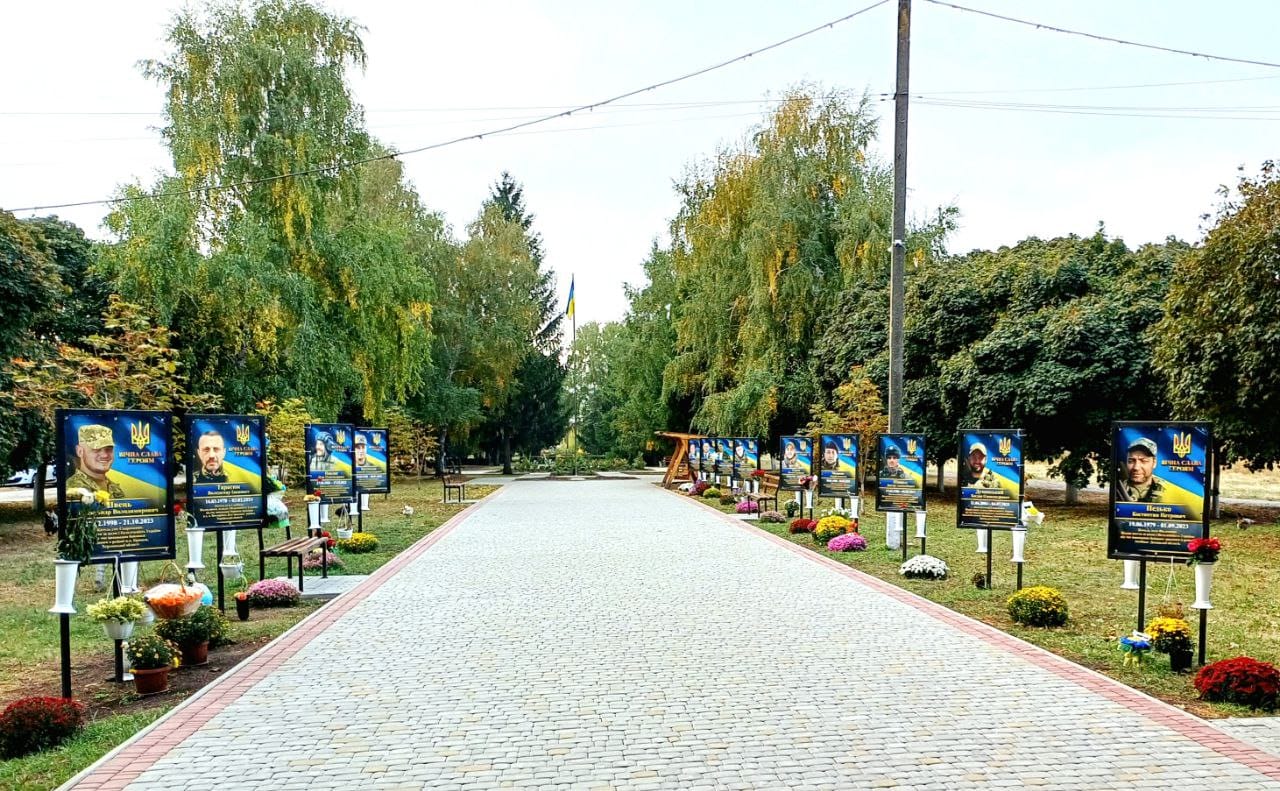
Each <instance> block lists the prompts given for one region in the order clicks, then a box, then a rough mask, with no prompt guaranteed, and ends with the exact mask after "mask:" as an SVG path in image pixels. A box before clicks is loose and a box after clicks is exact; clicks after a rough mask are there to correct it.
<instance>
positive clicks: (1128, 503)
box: [1107, 422, 1213, 559]
mask: <svg viewBox="0 0 1280 791" xmlns="http://www.w3.org/2000/svg"><path fill="white" fill-rule="evenodd" d="M1111 448H1112V456H1113V459H1112V465H1111V518H1110V520H1109V526H1108V531H1107V532H1108V535H1107V557H1109V558H1113V559H1114V558H1179V559H1182V558H1186V557H1188V555H1189V554H1190V553H1188V552H1187V542H1188V541H1190V540H1192V539H1193V538H1204V537H1206V536H1208V535H1209V521H1208V508H1207V499H1208V487H1207V486H1206V481H1207V478H1208V473H1209V466H1210V465H1211V464H1212V455H1213V454H1212V448H1213V430H1212V426H1211V425H1210V424H1208V423H1201V422H1179V423H1174V422H1164V423H1138V422H1122V423H1115V424H1113V425H1112V428H1111Z"/></svg>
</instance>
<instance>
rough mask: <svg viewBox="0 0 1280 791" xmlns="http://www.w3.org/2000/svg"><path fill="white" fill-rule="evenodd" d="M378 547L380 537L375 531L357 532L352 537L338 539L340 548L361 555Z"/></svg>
mask: <svg viewBox="0 0 1280 791" xmlns="http://www.w3.org/2000/svg"><path fill="white" fill-rule="evenodd" d="M377 548H378V537H377V536H375V535H374V534H373V533H356V534H354V535H352V536H351V538H340V539H338V549H341V550H342V551H343V552H350V553H351V554H353V555H360V554H363V553H365V552H372V551H374V550H375V549H377Z"/></svg>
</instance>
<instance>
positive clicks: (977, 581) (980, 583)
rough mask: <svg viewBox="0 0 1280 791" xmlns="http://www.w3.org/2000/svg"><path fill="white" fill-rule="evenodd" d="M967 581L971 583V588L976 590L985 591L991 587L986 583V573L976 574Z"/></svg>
mask: <svg viewBox="0 0 1280 791" xmlns="http://www.w3.org/2000/svg"><path fill="white" fill-rule="evenodd" d="M969 580H970V581H971V582H972V583H973V587H975V588H977V589H978V590H986V589H987V588H990V587H991V585H990V584H989V583H988V582H987V573H986V572H985V571H979V572H977V573H976V574H974V575H973V576H972V577H970V578H969Z"/></svg>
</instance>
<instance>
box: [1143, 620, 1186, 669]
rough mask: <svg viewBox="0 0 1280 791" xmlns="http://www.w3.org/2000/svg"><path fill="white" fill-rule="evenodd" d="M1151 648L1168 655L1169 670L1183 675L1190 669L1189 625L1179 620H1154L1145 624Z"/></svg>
mask: <svg viewBox="0 0 1280 791" xmlns="http://www.w3.org/2000/svg"><path fill="white" fill-rule="evenodd" d="M1147 633H1148V634H1150V635H1151V647H1152V648H1154V649H1155V650H1157V651H1159V652H1160V653H1162V654H1168V655H1169V669H1170V670H1172V671H1173V672H1175V673H1185V672H1187V671H1188V670H1190V669H1191V624H1189V623H1187V622H1186V621H1184V620H1182V619H1181V618H1155V619H1153V620H1152V621H1151V623H1149V624H1147Z"/></svg>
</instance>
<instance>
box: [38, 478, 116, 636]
mask: <svg viewBox="0 0 1280 791" xmlns="http://www.w3.org/2000/svg"><path fill="white" fill-rule="evenodd" d="M72 492H74V493H75V496H77V497H79V500H78V501H77V502H72V503H70V504H68V506H67V507H68V509H69V510H70V512H71V515H70V518H68V519H67V524H66V526H65V527H64V528H63V529H62V530H61V532H60V533H59V535H58V557H57V559H56V560H55V561H54V566H55V568H54V583H55V590H54V604H53V607H52V608H51V609H50V610H49V612H52V613H61V614H66V615H74V614H75V611H76V608H75V606H74V605H73V604H72V603H71V600H72V599H73V598H74V597H75V593H76V575H77V574H78V573H79V571H80V566H81V565H82V564H85V563H88V562H89V557H90V556H91V555H92V554H93V546H94V544H96V543H97V542H98V516H99V514H101V512H103V511H107V510H110V509H111V493H110V492H107V491H101V490H100V491H91V490H89V489H73V490H72ZM72 492H68V495H71V494H72ZM53 520H54V522H55V523H56V522H57V515H56V513H55V514H53Z"/></svg>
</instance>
